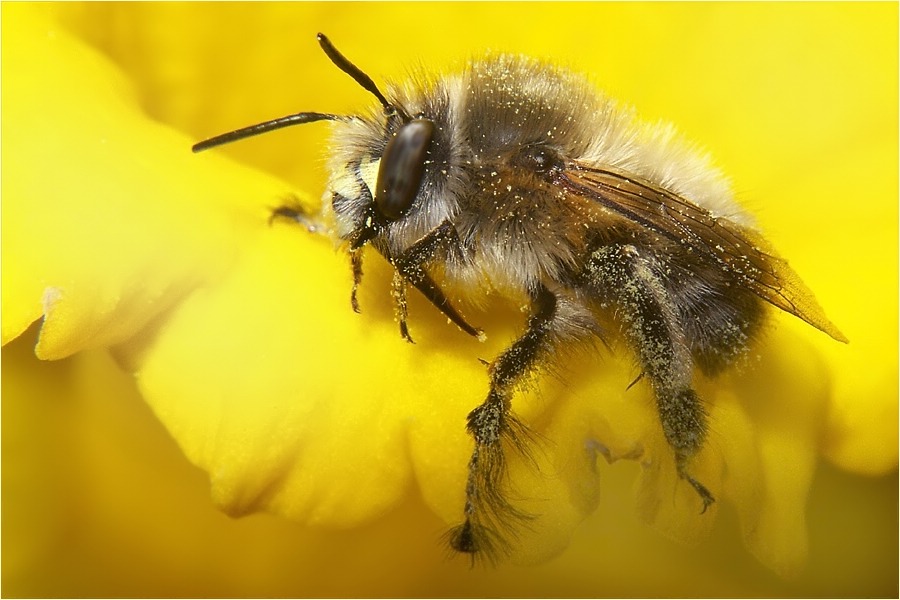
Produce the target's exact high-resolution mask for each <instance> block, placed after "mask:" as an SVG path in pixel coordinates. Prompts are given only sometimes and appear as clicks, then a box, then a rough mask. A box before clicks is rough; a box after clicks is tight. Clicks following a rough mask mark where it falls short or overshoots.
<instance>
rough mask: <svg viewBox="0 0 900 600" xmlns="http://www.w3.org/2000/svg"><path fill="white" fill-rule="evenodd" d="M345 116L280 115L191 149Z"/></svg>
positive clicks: (205, 148) (198, 144)
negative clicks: (278, 117)
mask: <svg viewBox="0 0 900 600" xmlns="http://www.w3.org/2000/svg"><path fill="white" fill-rule="evenodd" d="M345 118H346V117H342V116H340V115H331V114H325V113H315V112H302V113H297V114H295V115H288V116H286V117H281V118H280V119H273V120H271V121H265V122H263V123H257V124H256V125H249V126H247V127H241V128H240V129H236V130H234V131H229V132H228V133H223V134H221V135H217V136H215V137H211V138H209V139H208V140H204V141H202V142H198V143H196V144H194V145H193V147H192V148H191V150H193V151H194V152H202V151H203V150H209V149H210V148H214V147H215V146H221V145H222V144H228V143H230V142H235V141H237V140H242V139H244V138H248V137H252V136H254V135H259V134H261V133H266V132H267V131H275V130H276V129H281V128H282V127H290V126H291V125H303V124H304V123H314V122H315V121H336V120H340V119H345Z"/></svg>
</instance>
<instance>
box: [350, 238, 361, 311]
mask: <svg viewBox="0 0 900 600" xmlns="http://www.w3.org/2000/svg"><path fill="white" fill-rule="evenodd" d="M350 272H351V273H352V274H353V288H352V289H351V290H350V307H351V308H353V312H355V313H358V312H359V300H357V297H356V296H357V292H358V291H359V284H360V283H362V276H363V268H362V249H361V248H356V249H355V250H351V251H350Z"/></svg>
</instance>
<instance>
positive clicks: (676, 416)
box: [585, 245, 715, 512]
mask: <svg viewBox="0 0 900 600" xmlns="http://www.w3.org/2000/svg"><path fill="white" fill-rule="evenodd" d="M661 271H662V269H661V268H660V265H659V263H658V261H657V260H656V259H655V258H654V257H652V256H645V255H642V254H641V253H640V251H639V250H638V249H637V248H635V247H634V246H628V245H613V246H606V247H602V248H600V249H598V250H596V251H595V252H594V253H593V254H592V255H591V259H590V261H589V262H588V268H587V270H586V273H585V275H586V282H587V284H588V285H590V286H591V287H592V288H593V289H595V290H596V291H597V292H598V293H599V294H600V295H601V297H603V298H605V299H607V300H608V301H609V302H611V303H612V304H613V305H614V306H615V308H616V310H617V315H618V318H619V321H620V322H621V324H622V328H623V332H624V334H625V337H626V339H627V340H628V342H629V343H630V345H631V346H632V347H633V348H634V350H635V352H636V353H637V355H638V358H639V360H640V363H641V367H642V372H643V376H644V377H646V378H647V379H648V380H649V382H650V385H651V386H652V388H653V392H654V394H655V396H656V405H657V410H658V412H659V419H660V422H661V424H662V429H663V433H664V434H665V436H666V441H668V443H669V446H671V448H672V450H673V451H674V453H675V466H676V468H677V470H678V475H679V476H680V477H681V478H682V479H684V480H685V481H687V482H688V483H689V484H690V485H691V486H692V487H693V488H694V489H695V490H696V491H697V494H698V495H699V496H700V498H701V500H702V501H703V511H704V512H705V511H706V509H707V508H708V507H709V505H710V504H712V503H713V502H714V501H715V499H714V498H713V495H712V494H711V493H710V492H709V490H708V489H707V488H706V487H705V486H704V485H703V484H701V483H700V482H699V481H697V480H696V479H694V477H692V476H691V475H690V473H689V472H688V463H689V461H690V458H691V457H692V456H693V455H694V454H696V453H697V452H698V451H699V450H700V449H701V448H702V446H703V441H704V439H705V437H706V430H707V429H706V413H705V411H704V410H703V405H702V403H701V401H700V398H699V397H698V396H697V393H696V392H695V391H694V389H693V387H692V372H693V361H692V359H691V352H690V348H689V347H688V345H687V341H686V339H685V337H686V336H685V332H684V331H683V329H682V327H681V325H680V322H679V319H678V310H677V307H676V306H675V304H674V302H673V300H672V298H671V296H670V294H669V292H668V291H667V290H666V287H665V286H664V284H663V280H662V278H661V277H660V276H659V275H658V273H659V272H661Z"/></svg>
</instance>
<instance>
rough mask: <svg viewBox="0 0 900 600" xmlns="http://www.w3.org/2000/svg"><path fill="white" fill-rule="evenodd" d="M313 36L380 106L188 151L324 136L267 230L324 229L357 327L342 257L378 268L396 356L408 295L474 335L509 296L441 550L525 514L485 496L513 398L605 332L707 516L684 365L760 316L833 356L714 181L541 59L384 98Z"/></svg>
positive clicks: (512, 432)
mask: <svg viewBox="0 0 900 600" xmlns="http://www.w3.org/2000/svg"><path fill="white" fill-rule="evenodd" d="M318 40H319V43H320V45H321V47H322V49H323V50H324V51H325V54H326V55H327V56H328V57H329V58H330V59H331V61H332V62H333V63H334V64H335V65H336V66H337V67H338V68H340V69H341V70H342V71H344V72H345V73H347V74H348V75H350V77H352V78H353V79H354V80H355V81H356V82H357V83H358V84H359V85H361V86H362V87H363V88H365V89H366V90H367V91H369V92H370V93H371V94H372V95H374V96H375V98H377V100H378V102H379V104H380V107H377V108H376V109H375V110H372V111H370V112H368V113H366V114H364V115H361V116H341V115H335V114H329V113H315V112H302V113H298V114H294V115H290V116H286V117H282V118H279V119H275V120H272V121H266V122H264V123H260V124H258V125H253V126H250V127H245V128H242V129H238V130H236V131H233V132H230V133H226V134H223V135H220V136H217V137H213V138H211V139H209V140H206V141H204V142H201V143H199V144H197V145H195V146H194V148H193V149H194V151H195V152H197V151H201V150H205V149H208V148H211V147H213V146H218V145H220V144H224V143H228V142H232V141H235V140H239V139H243V138H246V137H249V136H253V135H257V134H260V133H264V132H267V131H272V130H274V129H279V128H282V127H288V126H291V125H298V124H303V123H311V122H314V121H322V120H327V121H333V122H334V131H333V140H334V143H333V153H332V155H331V157H330V181H329V185H328V191H327V193H326V199H327V202H325V205H326V206H325V209H324V214H323V215H322V216H321V219H319V220H317V219H315V218H313V217H311V216H309V215H307V214H305V213H304V212H303V211H301V210H298V209H297V208H295V207H283V208H279V209H277V210H276V211H275V214H274V215H273V216H282V217H289V218H293V219H296V220H297V221H299V222H301V223H303V224H305V225H307V226H308V227H310V229H316V228H327V229H328V230H329V231H330V232H332V233H333V234H334V235H336V236H337V237H338V238H339V239H340V240H341V241H342V242H344V243H345V245H346V246H347V247H348V249H349V255H350V263H351V268H352V273H353V289H352V292H351V305H352V307H353V309H354V310H356V311H357V312H358V311H359V306H358V304H357V300H356V292H357V288H358V286H359V284H360V281H361V279H362V254H361V251H362V249H363V248H364V247H365V246H366V245H371V246H372V247H373V248H375V249H376V250H377V251H378V252H379V253H380V254H381V255H382V256H384V258H386V259H387V261H388V262H389V263H390V264H391V265H392V266H393V269H394V278H393V283H392V298H393V302H394V304H395V308H396V314H397V317H398V321H399V326H400V333H401V335H402V336H403V337H404V338H405V339H407V340H408V341H412V338H411V336H410V333H409V329H408V326H407V306H406V293H407V288H408V287H409V286H412V287H414V288H416V289H417V290H418V291H419V292H421V293H422V294H423V295H424V296H425V297H426V298H427V299H428V300H429V301H430V302H431V303H432V304H433V305H434V306H435V307H436V308H437V309H438V310H439V311H441V312H442V313H443V314H444V315H446V316H447V317H448V318H449V319H450V321H452V322H453V323H455V324H456V325H457V326H459V328H460V329H462V330H463V331H464V332H466V333H468V334H470V335H473V336H478V337H482V335H483V334H482V331H481V330H480V329H478V328H476V327H474V326H472V325H471V324H470V323H469V322H468V321H467V320H466V319H465V318H464V317H463V315H462V314H461V313H460V312H459V311H458V309H457V308H456V306H455V302H456V300H457V299H458V298H462V297H469V298H472V299H475V300H478V299H479V298H483V297H484V296H485V295H487V294H489V293H500V294H505V295H508V296H513V297H516V298H520V297H525V298H527V300H528V302H529V304H530V309H531V314H530V316H529V317H528V320H527V323H526V324H525V328H524V331H523V332H522V333H521V335H520V337H519V338H518V339H517V340H516V341H515V342H513V344H512V345H511V346H510V347H509V348H507V349H506V350H505V351H503V352H502V353H501V354H500V355H499V356H498V357H496V359H495V360H494V361H493V362H492V363H490V366H489V369H488V373H489V379H490V391H489V392H488V395H487V397H486V398H485V399H484V401H483V402H482V403H481V404H480V405H478V406H477V407H475V408H474V410H472V411H471V413H469V415H468V419H467V425H466V426H467V430H468V432H469V434H470V435H471V437H472V439H473V441H474V448H473V450H472V455H471V458H470V459H469V463H468V480H467V484H466V489H465V503H464V505H463V506H461V507H460V508H461V511H460V515H461V522H460V524H459V525H458V526H456V527H455V528H454V529H453V530H452V531H451V532H450V534H449V540H450V544H451V546H452V547H453V548H454V549H455V550H457V551H459V552H464V553H470V554H480V553H484V554H487V555H491V554H492V553H493V552H496V551H497V550H502V549H503V547H504V544H505V543H506V541H505V540H504V533H505V532H508V531H510V530H511V529H512V528H513V527H514V523H515V521H516V520H520V519H526V518H527V517H528V516H527V515H524V514H522V513H521V512H519V511H517V510H516V509H515V507H513V506H512V505H511V504H510V502H509V501H508V499H507V497H506V495H505V494H504V492H503V489H504V485H503V484H504V473H505V464H506V460H505V456H506V453H507V452H508V451H510V450H521V451H525V452H527V446H528V441H529V435H528V429H527V428H526V427H525V426H524V425H523V424H522V423H520V422H519V421H518V420H517V419H516V417H515V416H514V414H513V412H512V399H513V392H514V390H515V389H516V387H517V385H518V384H520V383H521V382H522V381H523V380H524V379H525V378H526V377H527V376H528V375H530V374H532V373H534V372H535V371H536V370H538V369H539V368H540V367H542V366H544V365H545V364H546V363H547V362H548V361H550V360H551V359H552V357H553V355H554V350H555V349H556V348H558V347H559V346H560V345H564V344H572V343H578V342H583V341H588V340H590V339H591V338H593V337H596V336H605V335H606V334H607V333H609V334H610V335H617V336H619V337H620V338H621V339H623V340H624V341H625V343H626V344H627V345H628V346H629V347H630V348H631V349H632V350H633V352H634V354H635V357H636V359H637V363H638V365H639V367H640V370H641V376H640V378H642V379H643V380H644V381H645V382H646V383H648V384H649V385H650V387H651V388H652V391H653V394H654V396H655V399H656V405H657V409H658V412H659V419H660V422H661V424H662V429H663V432H664V434H665V437H666V440H667V441H668V443H669V445H670V446H671V449H672V452H673V453H674V456H675V465H676V467H677V471H678V475H679V476H680V477H681V478H682V479H683V480H684V481H686V482H687V483H688V484H690V485H691V486H692V487H693V489H694V490H696V492H697V494H698V495H699V499H700V504H698V507H702V510H706V508H707V507H708V506H709V505H710V504H711V503H712V502H714V498H713V495H712V494H711V493H710V491H709V490H708V489H707V488H706V487H705V486H704V485H703V483H701V482H700V481H698V480H696V479H695V478H694V477H693V476H692V475H691V470H690V459H691V457H692V456H693V455H695V454H696V453H697V452H698V451H699V450H700V448H701V446H702V445H703V442H704V438H705V437H706V432H707V423H706V421H707V419H706V415H705V413H704V409H703V407H702V404H701V401H700V399H699V398H698V396H697V393H696V392H695V391H694V386H693V382H692V378H693V372H694V369H695V368H697V369H699V370H700V371H701V372H702V373H703V374H705V375H709V376H714V375H716V374H718V373H720V372H722V371H723V370H724V369H725V368H726V367H728V366H729V365H731V364H732V363H734V362H735V360H736V359H737V358H738V357H740V356H741V355H742V354H744V353H745V352H746V351H747V349H748V347H749V345H750V343H751V341H752V340H753V338H754V336H756V335H757V334H758V333H759V331H760V329H761V324H762V322H763V317H764V314H765V309H766V306H765V305H766V303H768V304H772V305H774V306H776V307H778V308H780V309H782V310H784V311H786V312H788V313H790V314H792V315H795V316H797V317H799V318H800V319H803V320H804V321H806V322H807V323H809V324H810V325H812V326H813V327H815V328H817V329H819V330H821V331H823V332H824V333H826V334H828V335H829V336H831V337H832V338H834V339H835V340H838V341H841V342H846V341H847V340H846V338H845V337H844V336H843V335H842V334H841V332H840V331H839V330H838V329H837V328H836V327H835V326H834V325H833V324H832V323H831V322H830V321H829V320H828V318H827V317H826V316H825V314H824V312H823V310H822V309H821V308H820V307H819V305H818V304H817V303H816V300H815V298H814V297H813V295H812V293H811V292H810V291H809V290H808V289H807V288H806V286H805V285H804V284H803V283H802V282H801V281H800V279H799V277H798V276H797V275H796V274H795V273H794V272H793V271H792V270H791V268H790V267H789V266H788V264H787V263H786V262H785V261H784V260H783V259H781V258H779V257H778V256H777V254H775V252H774V251H773V250H772V249H771V248H770V246H769V245H768V244H767V243H766V242H765V241H764V240H763V239H762V237H761V236H760V234H759V233H758V232H757V231H755V230H754V229H753V227H752V224H751V220H750V218H749V217H748V216H747V215H746V214H745V213H743V212H742V211H741V209H740V208H739V207H738V206H737V205H736V204H734V202H733V200H732V196H731V193H730V191H729V189H728V186H727V184H726V183H725V182H724V180H723V179H722V178H721V177H720V176H719V175H718V174H717V173H716V172H715V171H714V170H712V169H711V168H710V167H709V166H708V165H707V164H706V161H705V160H704V159H703V157H700V156H697V155H696V154H694V153H692V152H690V151H688V150H686V149H685V148H684V147H683V146H681V145H679V143H678V142H677V140H675V139H674V137H673V135H672V131H671V130H670V129H668V128H665V127H660V126H653V127H650V126H647V125H645V124H642V123H640V122H638V121H637V120H636V119H635V118H634V116H633V115H632V113H631V112H630V111H628V110H623V109H621V108H620V107H618V106H617V105H616V104H615V103H614V102H612V101H611V100H610V99H608V98H606V97H604V96H602V95H599V94H598V93H597V92H596V90H594V89H593V88H592V87H591V86H590V85H589V84H588V83H587V81H586V80H585V79H583V78H582V77H580V76H578V75H575V74H572V73H570V72H567V71H565V70H561V69H558V68H555V67H553V66H550V65H547V64H544V63H542V62H539V61H535V60H532V59H528V58H523V57H519V56H495V57H489V58H486V59H484V60H478V61H473V62H471V63H469V64H468V65H467V66H466V67H465V68H464V69H463V70H462V71H461V72H460V73H458V74H454V75H448V76H443V77H438V78H433V79H423V80H422V81H412V82H409V83H408V84H406V85H401V86H391V87H389V88H387V93H386V94H384V93H382V92H381V91H380V90H379V88H378V87H377V86H376V85H375V83H374V82H373V81H372V79H371V78H370V77H369V76H367V75H366V74H364V73H363V72H362V71H361V70H360V69H359V68H357V67H356V66H355V65H353V64H352V63H351V62H350V61H348V60H347V59H346V58H345V57H344V56H342V55H341V54H340V53H339V52H338V51H337V50H336V49H335V47H334V46H333V45H332V44H331V43H330V42H329V40H328V39H327V38H326V37H325V36H324V35H321V34H320V35H319V36H318ZM451 298H453V301H451Z"/></svg>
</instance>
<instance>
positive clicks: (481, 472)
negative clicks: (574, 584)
mask: <svg viewBox="0 0 900 600" xmlns="http://www.w3.org/2000/svg"><path fill="white" fill-rule="evenodd" d="M532 307H533V314H532V316H531V317H530V318H529V320H528V326H527V330H526V331H525V333H524V334H523V335H522V336H521V337H520V338H519V339H517V340H516V341H515V342H514V343H513V344H512V346H510V347H509V348H507V349H506V350H505V351H504V352H503V353H502V354H501V355H500V356H499V357H498V358H497V359H496V360H495V361H494V362H493V363H492V364H491V365H490V369H489V374H490V391H489V392H488V395H487V399H486V400H485V401H484V402H483V403H482V404H481V405H480V406H478V407H477V408H475V409H474V410H473V411H472V412H470V413H469V416H468V418H467V425H466V428H467V430H468V431H469V434H470V435H471V436H472V438H473V439H474V441H475V448H474V450H473V452H472V457H471V459H470V460H469V476H468V479H467V481H466V500H465V507H464V510H463V512H464V515H465V521H464V522H463V523H462V524H461V525H459V526H457V527H455V528H454V529H453V530H451V531H450V533H449V542H450V546H451V547H452V548H453V549H454V550H456V551H458V552H465V553H469V554H473V555H474V554H476V553H478V554H479V555H482V556H485V557H486V558H489V559H493V558H494V557H495V555H496V554H497V553H498V552H503V551H504V550H505V548H504V545H503V539H502V535H501V531H502V530H510V529H511V528H512V525H511V523H510V520H512V521H515V520H518V521H522V520H527V519H529V518H530V515H528V514H526V513H522V512H521V511H518V510H516V509H515V508H514V507H513V506H511V505H510V504H509V502H508V501H507V500H506V498H505V497H504V495H503V491H502V489H503V484H504V481H503V479H504V474H505V472H506V460H505V455H504V448H503V442H504V441H506V442H508V443H511V444H512V446H513V447H514V448H516V449H517V450H519V451H522V452H523V453H525V454H526V456H527V446H526V444H527V441H528V436H529V433H528V430H527V429H526V428H525V426H524V425H522V424H521V423H520V422H519V421H518V420H517V419H516V418H515V416H513V415H512V414H511V412H510V397H511V395H512V392H513V390H514V388H515V387H516V384H518V383H519V382H521V380H522V378H523V377H524V376H525V375H527V374H528V373H530V372H532V371H533V370H534V369H535V368H536V367H537V365H538V363H539V360H540V356H541V354H542V353H544V352H546V351H547V350H548V349H549V347H550V345H551V344H552V343H553V342H552V336H553V335H554V333H555V331H554V327H562V325H561V324H559V323H558V322H557V321H558V317H559V310H558V302H557V297H556V295H555V294H554V293H553V292H551V291H550V290H548V289H546V288H545V287H543V286H541V287H540V288H539V289H538V290H537V292H535V294H534V297H533V299H532Z"/></svg>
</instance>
